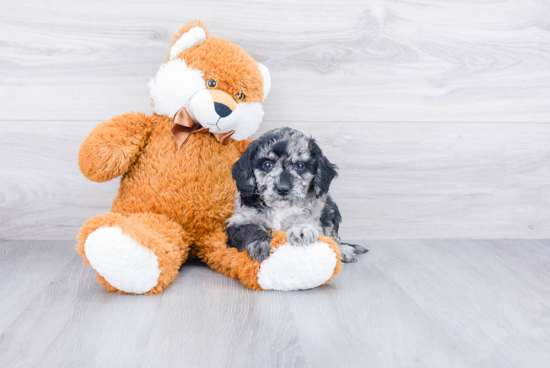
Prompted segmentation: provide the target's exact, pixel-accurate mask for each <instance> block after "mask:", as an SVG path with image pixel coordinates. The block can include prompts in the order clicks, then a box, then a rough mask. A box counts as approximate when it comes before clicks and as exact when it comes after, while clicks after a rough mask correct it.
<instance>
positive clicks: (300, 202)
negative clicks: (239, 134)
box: [224, 128, 367, 262]
mask: <svg viewBox="0 0 550 368" xmlns="http://www.w3.org/2000/svg"><path fill="white" fill-rule="evenodd" d="M232 174H233V178H234V179H235V181H236V183H237V189H238V193H237V195H236V200H235V208H234V212H233V216H231V217H230V218H229V220H228V221H227V227H226V228H225V230H224V231H225V233H226V234H227V245H228V246H230V247H235V248H237V249H238V250H239V251H241V250H243V249H244V250H246V251H247V252H248V255H249V256H250V258H252V259H254V260H256V261H263V260H264V259H266V258H267V257H269V255H270V250H271V240H272V237H271V235H270V231H278V230H284V231H286V237H287V240H288V241H289V242H290V243H292V244H295V245H307V244H310V243H314V242H315V241H316V240H317V238H318V237H319V235H320V234H324V235H328V236H332V237H333V238H334V240H336V242H337V243H338V245H339V248H340V253H341V254H342V261H343V262H355V261H356V260H357V254H360V253H365V252H366V251H367V249H365V248H363V247H362V246H360V245H354V244H347V243H342V242H341V241H340V237H339V236H338V228H339V225H340V222H341V221H342V217H341V216H340V212H339V211H338V206H336V203H334V201H333V200H332V198H331V197H330V195H329V194H328V190H329V187H330V183H331V182H332V180H333V179H334V178H335V177H336V176H337V173H336V166H335V165H333V164H331V163H330V162H329V161H328V159H327V158H326V157H325V156H324V155H323V152H322V151H321V149H320V148H319V146H318V145H317V143H316V142H315V140H314V139H312V138H308V137H306V136H305V135H304V134H303V133H301V132H299V131H297V130H294V129H291V128H280V129H274V130H271V131H269V132H267V133H265V134H264V135H262V136H261V137H260V138H259V139H257V140H255V141H253V142H252V143H250V145H249V146H248V148H247V149H246V151H245V152H244V154H243V155H242V156H241V158H240V159H239V160H238V161H237V162H236V163H235V165H233V170H232Z"/></svg>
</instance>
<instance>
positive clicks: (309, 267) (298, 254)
mask: <svg viewBox="0 0 550 368" xmlns="http://www.w3.org/2000/svg"><path fill="white" fill-rule="evenodd" d="M337 257H338V256H337V254H336V253H335V252H334V251H333V250H332V249H331V248H330V246H329V245H328V244H327V243H323V242H319V241H317V242H315V243H313V244H309V245H304V246H296V245H292V244H289V243H286V244H283V245H281V246H280V247H279V248H277V249H276V250H275V252H273V253H271V255H270V256H269V258H267V259H266V260H265V261H263V262H262V264H261V265H260V269H259V271H258V284H259V285H260V286H261V287H262V288H263V289H265V290H283V291H287V290H303V289H312V288H314V287H317V286H320V285H323V284H324V283H325V282H327V281H328V280H329V279H330V278H331V277H332V275H333V274H334V269H335V268H336V263H337Z"/></svg>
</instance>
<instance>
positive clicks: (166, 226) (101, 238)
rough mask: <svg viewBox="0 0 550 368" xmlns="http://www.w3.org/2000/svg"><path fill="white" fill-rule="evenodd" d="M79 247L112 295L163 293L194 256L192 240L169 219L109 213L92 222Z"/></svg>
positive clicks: (87, 226)
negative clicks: (190, 255) (190, 247)
mask: <svg viewBox="0 0 550 368" xmlns="http://www.w3.org/2000/svg"><path fill="white" fill-rule="evenodd" d="M77 239H78V244H77V246H76V249H77V251H78V253H80V254H81V255H82V257H83V258H84V262H85V263H90V264H91V266H92V267H93V268H94V269H95V270H96V271H97V279H98V281H99V282H100V283H101V284H102V285H103V286H104V287H105V288H106V289H107V290H109V291H117V292H124V293H135V294H158V293H160V292H161V291H162V290H164V289H165V288H166V287H167V286H168V285H170V283H171V282H172V281H173V280H174V279H175V277H176V276H177V274H178V271H179V268H180V266H181V265H182V263H183V262H185V260H186V259H187V256H188V253H189V240H190V239H189V236H188V234H186V233H185V232H184V230H183V229H182V227H181V226H180V225H179V224H177V223H175V222H173V221H170V220H169V219H168V218H167V217H166V216H164V215H158V214H152V213H136V214H130V215H122V214H120V213H115V212H109V213H107V214H105V215H101V216H96V217H93V218H92V219H90V220H88V221H87V222H86V223H84V225H83V226H82V228H81V229H80V233H79V234H78V236H77Z"/></svg>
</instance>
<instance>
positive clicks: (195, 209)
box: [77, 22, 340, 294]
mask: <svg viewBox="0 0 550 368" xmlns="http://www.w3.org/2000/svg"><path fill="white" fill-rule="evenodd" d="M197 25H200V26H203V25H202V23H200V22H191V23H189V24H187V25H186V26H185V27H184V28H182V29H181V30H180V32H179V33H178V34H177V35H176V37H175V38H174V41H173V42H175V40H177V38H179V36H180V35H181V34H182V33H183V32H185V31H187V30H189V29H190V28H193V27H194V26H197ZM203 27H204V26H203ZM206 32H207V34H208V31H206ZM212 55H216V56H217V57H216V58H215V59H216V60H218V61H217V62H216V63H215V64H214V65H215V67H213V68H209V67H206V66H205V64H204V62H203V61H204V60H205V59H206V58H212ZM220 55H221V57H220ZM179 57H182V58H184V59H185V60H186V62H187V63H188V64H189V65H191V66H192V67H194V68H197V69H201V70H203V71H204V73H205V79H209V78H215V79H217V81H218V84H219V87H218V88H220V89H222V90H224V91H226V92H228V93H230V94H231V95H233V96H234V95H235V94H236V93H237V92H243V93H245V95H246V97H245V100H248V101H261V100H262V99H263V91H262V86H263V81H262V77H261V74H260V72H259V71H258V68H257V63H256V62H255V61H254V59H253V58H252V57H251V56H250V55H248V54H246V53H245V52H244V50H243V49H242V48H240V47H239V46H236V45H234V44H232V43H231V42H229V41H226V40H223V39H218V38H213V37H211V36H209V37H208V38H207V41H205V44H202V45H200V46H198V47H193V48H191V49H189V50H187V51H184V52H183V53H182V54H180V56H179ZM235 81H245V83H244V84H246V86H248V87H247V89H246V90H244V91H243V84H239V82H235ZM173 125H174V123H173V119H172V118H170V117H166V116H159V115H156V114H154V115H153V116H148V115H145V114H141V113H127V114H123V115H119V116H116V117H114V118H112V119H110V120H108V121H105V122H103V123H101V124H99V125H98V126H97V127H96V128H95V129H93V130H92V132H91V133H90V134H89V135H88V137H87V138H86V139H85V140H84V142H83V144H82V146H81V148H80V152H79V155H78V163H79V165H80V169H81V171H82V173H83V174H84V175H85V176H86V177H87V178H88V179H90V180H92V181H96V182H104V181H107V180H111V179H113V178H115V177H118V176H121V175H122V179H121V181H120V189H119V191H118V195H117V197H116V199H115V200H114V203H113V205H112V208H111V211H110V212H108V213H106V214H104V215H101V216H96V217H94V218H92V219H90V220H88V221H87V222H86V223H85V224H84V225H83V226H82V228H81V229H80V233H79V234H78V237H77V239H78V244H77V251H78V252H79V253H80V254H81V255H82V257H83V258H84V261H85V262H87V259H86V254H85V248H84V244H85V242H86V239H87V237H88V235H89V234H90V233H91V232H93V231H94V230H96V229H98V228H100V227H104V226H116V227H119V228H120V229H122V231H123V233H125V234H126V235H128V236H130V237H131V238H133V239H134V240H136V241H137V242H138V243H140V244H141V245H143V246H145V247H146V248H148V249H150V250H152V251H153V252H154V253H155V255H156V256H157V257H158V260H159V268H160V270H161V275H160V277H159V283H158V285H157V286H156V287H155V288H153V289H152V290H151V291H149V292H148V293H147V294H157V293H160V292H161V291H162V290H163V289H164V288H166V287H167V286H168V285H169V284H170V283H171V282H172V281H173V280H174V278H175V277H176V276H177V274H178V270H179V268H180V266H181V265H182V264H183V263H184V262H185V261H186V259H187V258H188V256H189V255H197V256H198V257H200V258H201V259H202V260H203V261H204V262H206V263H207V264H208V265H209V266H210V267H212V268H213V269H215V270H217V271H219V272H221V273H223V274H225V275H228V276H230V277H233V278H237V279H239V280H240V281H241V282H242V283H243V284H245V285H246V286H248V287H249V288H252V289H258V290H260V289H261V287H260V286H259V285H258V281H257V279H258V278H257V273H258V269H259V266H260V264H259V263H258V262H256V261H254V260H252V259H250V258H249V257H248V255H247V253H246V252H238V251H237V250H236V249H234V248H228V247H227V246H226V244H225V240H226V236H225V234H224V233H223V227H224V223H225V221H226V220H227V219H228V218H229V216H231V214H232V210H233V202H234V199H235V191H236V188H235V184H234V181H233V178H232V176H231V167H232V166H233V164H234V163H235V161H237V160H238V159H239V157H240V156H241V154H242V153H243V152H244V150H245V149H246V146H247V144H248V143H249V141H242V142H235V141H232V142H231V143H230V144H228V145H222V144H220V143H219V142H218V141H217V140H216V139H215V138H214V137H213V136H212V135H211V134H209V133H208V132H206V133H196V134H191V135H190V136H189V138H188V140H187V141H186V142H185V144H183V145H182V146H181V147H180V148H179V149H178V147H177V144H176V141H175V139H174V137H173V136H172V133H171V131H170V129H171V128H172V126H173ZM282 240H284V233H283V234H282V235H281V234H279V235H278V236H275V238H274V241H273V242H274V246H277V245H278V244H281V243H280V242H281V241H282ZM324 241H326V242H327V243H329V244H331V246H332V245H333V244H334V247H335V248H334V249H335V251H336V252H337V254H338V255H339V252H338V247H337V246H335V243H334V241H333V240H332V239H330V238H326V239H324ZM339 267H340V263H339V266H338V268H337V270H336V272H335V274H336V273H338V272H339ZM97 278H98V280H99V282H100V283H101V284H102V285H103V286H104V287H105V288H106V289H107V290H110V291H118V292H121V291H119V290H117V289H116V288H114V287H113V286H112V285H110V284H109V283H108V282H107V281H106V280H105V279H104V278H103V277H101V276H99V275H98V276H97Z"/></svg>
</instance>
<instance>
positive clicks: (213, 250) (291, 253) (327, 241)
mask: <svg viewBox="0 0 550 368" xmlns="http://www.w3.org/2000/svg"><path fill="white" fill-rule="evenodd" d="M272 236H273V240H272V241H271V255H270V256H269V257H268V258H267V259H266V260H264V261H262V262H261V263H260V262H257V261H255V260H253V259H251V258H250V257H249V256H248V254H247V252H246V251H241V252H239V251H238V250H237V248H231V247H228V246H227V245H226V243H225V242H226V239H227V236H226V235H225V234H224V233H223V232H222V231H221V230H220V231H218V232H216V233H213V234H211V235H210V236H207V237H205V238H204V239H201V241H200V242H199V247H200V248H199V249H200V250H199V252H198V256H199V257H200V258H202V259H203V260H204V261H205V262H206V263H207V264H208V265H209V266H210V267H212V268H213V269H215V270H216V271H218V272H221V273H223V274H225V275H227V276H230V277H233V278H237V279H239V280H240V281H241V282H242V283H243V284H245V285H246V286H248V287H249V288H251V289H255V290H303V289H311V288H314V287H317V286H320V285H324V284H327V283H329V282H331V281H332V280H333V279H334V277H336V275H337V274H338V273H339V272H340V269H341V267H342V261H341V255H340V251H339V249H338V244H337V243H336V242H335V241H334V239H332V238H331V237H328V236H320V237H319V239H318V240H317V241H316V242H315V243H313V244H308V245H304V246H298V245H292V244H289V243H288V242H287V240H286V236H285V233H284V232H282V231H281V232H276V233H273V234H272Z"/></svg>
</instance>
